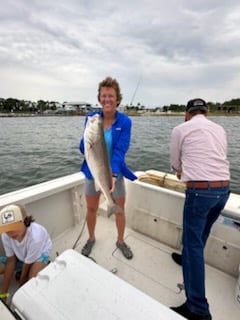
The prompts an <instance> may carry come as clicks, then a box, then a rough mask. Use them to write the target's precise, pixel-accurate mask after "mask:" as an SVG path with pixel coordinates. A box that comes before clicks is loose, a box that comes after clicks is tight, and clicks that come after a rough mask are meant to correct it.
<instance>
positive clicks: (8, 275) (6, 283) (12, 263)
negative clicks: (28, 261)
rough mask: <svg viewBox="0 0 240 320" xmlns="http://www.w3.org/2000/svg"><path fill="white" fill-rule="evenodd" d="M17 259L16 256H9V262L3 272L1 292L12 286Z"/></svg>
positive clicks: (5, 291)
mask: <svg viewBox="0 0 240 320" xmlns="http://www.w3.org/2000/svg"><path fill="white" fill-rule="evenodd" d="M16 263H17V259H16V257H15V256H12V257H7V263H6V266H5V270H4V274H3V282H2V286H1V289H0V293H7V292H8V289H9V287H10V283H11V280H12V276H13V274H14V270H15V267H16Z"/></svg>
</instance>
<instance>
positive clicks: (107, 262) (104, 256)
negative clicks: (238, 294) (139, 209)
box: [53, 216, 240, 320]
mask: <svg viewBox="0 0 240 320" xmlns="http://www.w3.org/2000/svg"><path fill="white" fill-rule="evenodd" d="M80 231H81V226H77V227H74V228H71V229H69V230H67V231H66V232H65V233H64V234H63V235H61V237H58V238H57V239H55V241H54V248H53V253H54V254H55V253H56V252H57V253H58V254H61V253H62V252H63V251H64V250H66V249H70V248H72V247H73V245H74V243H75V241H76V239H77V238H78V235H79V234H80ZM87 238H88V234H87V228H86V226H85V228H84V231H83V233H82V236H81V237H80V239H79V241H78V244H77V246H76V251H78V252H81V248H82V246H83V245H84V243H85V241H86V240H87ZM125 240H126V242H127V244H129V245H130V246H131V248H132V250H133V253H134V258H133V259H132V260H127V259H125V258H124V257H123V256H122V254H121V252H120V251H119V250H118V249H116V246H115V242H116V227H115V222H114V219H113V218H111V219H107V218H105V217H102V216H99V217H98V220H97V226H96V243H95V246H94V248H93V250H92V253H91V256H90V257H91V258H92V259H94V260H95V261H96V263H97V264H99V265H101V266H103V267H104V268H105V269H106V270H109V272H113V273H116V276H118V277H120V278H122V279H124V280H125V281H127V282H128V283H130V284H132V285H133V286H134V287H136V288H138V289H140V290H142V291H143V292H144V293H147V294H148V295H149V296H151V297H153V298H154V299H156V300H158V301H159V302H161V303H162V304H163V305H165V306H167V307H169V306H177V305H180V304H181V303H183V302H184V301H185V295H184V291H180V289H179V287H178V284H182V272H181V267H180V266H178V265H176V264H175V263H174V262H173V261H172V259H171V253H172V251H173V250H172V249H171V248H170V247H167V246H165V245H163V244H161V243H159V242H157V241H155V240H152V239H150V238H148V237H146V236H144V235H142V234H140V233H137V232H134V231H132V230H130V229H128V228H127V229H126V232H125ZM55 257H56V255H55V256H53V259H54V258H55ZM236 283H237V279H236V278H234V277H231V276H229V275H226V274H225V273H223V272H221V271H219V270H217V269H215V268H213V267H210V266H206V291H207V297H208V300H209V304H210V308H211V314H212V316H213V320H226V319H231V320H238V319H240V308H239V306H238V305H237V302H236V301H235V290H236Z"/></svg>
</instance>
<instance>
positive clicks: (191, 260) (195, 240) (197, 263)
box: [182, 187, 230, 315]
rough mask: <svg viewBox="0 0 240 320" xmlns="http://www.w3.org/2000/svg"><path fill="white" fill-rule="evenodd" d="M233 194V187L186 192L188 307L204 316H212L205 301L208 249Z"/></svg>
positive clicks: (185, 238)
mask: <svg viewBox="0 0 240 320" xmlns="http://www.w3.org/2000/svg"><path fill="white" fill-rule="evenodd" d="M229 194H230V191H229V187H221V188H207V189H187V190H186V198H185V203H184V212H183V238H182V242H183V250H182V266H183V279H184V287H185V293H186V298H187V301H186V304H187V307H188V308H189V309H190V311H191V312H193V313H197V314H200V315H207V314H209V305H208V301H207V298H206V297H205V266H204V247H205V245H206V242H207V239H208V236H209V233H210V231H211V227H212V225H213V223H214V222H215V221H216V220H217V218H218V217H219V215H220V213H221V211H222V210H223V208H224V206H225V204H226V202H227V200H228V197H229Z"/></svg>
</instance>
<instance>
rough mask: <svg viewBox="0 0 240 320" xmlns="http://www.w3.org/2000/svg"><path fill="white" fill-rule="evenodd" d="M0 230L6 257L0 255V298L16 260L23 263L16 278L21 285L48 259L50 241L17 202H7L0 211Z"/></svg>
mask: <svg viewBox="0 0 240 320" xmlns="http://www.w3.org/2000/svg"><path fill="white" fill-rule="evenodd" d="M0 234H2V235H1V238H2V243H3V247H4V250H5V253H6V258H5V259H4V257H1V259H0V273H2V274H3V281H2V284H1V286H0V298H2V299H6V298H7V296H8V289H9V287H10V283H11V280H12V277H13V275H14V271H15V270H17V271H19V264H20V263H22V270H21V275H20V279H19V286H22V285H23V284H24V283H25V282H27V281H28V280H29V279H30V278H32V277H35V276H36V275H37V274H38V272H39V271H40V270H42V269H43V268H44V267H46V265H47V264H48V263H49V260H50V251H51V249H52V241H51V239H50V236H49V234H48V232H47V230H46V229H45V228H44V227H43V226H41V225H40V224H38V223H35V222H34V220H33V218H32V216H29V215H27V212H26V209H25V207H23V206H22V205H19V204H12V205H8V206H6V207H4V208H3V209H2V210H1V211H0ZM1 262H2V263H1Z"/></svg>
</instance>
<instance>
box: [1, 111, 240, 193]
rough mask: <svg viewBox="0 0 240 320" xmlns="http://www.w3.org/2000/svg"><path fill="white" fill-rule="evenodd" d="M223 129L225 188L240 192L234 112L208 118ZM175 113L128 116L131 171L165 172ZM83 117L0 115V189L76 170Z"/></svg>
mask: <svg viewBox="0 0 240 320" xmlns="http://www.w3.org/2000/svg"><path fill="white" fill-rule="evenodd" d="M211 119H212V120H213V121H215V122H217V123H219V124H221V125H222V126H223V127H224V128H225V129H226V131H227V133H228V143H229V156H228V158H229V160H230V164H231V177H232V178H231V189H232V192H235V193H240V185H239V180H240V171H239V160H238V159H239V151H240V134H239V117H211ZM182 121H183V116H177V117H170V116H169V117H157V116H156V117H132V122H133V127H132V142H131V147H130V150H129V152H128V153H127V163H128V165H129V167H130V168H131V169H132V170H133V171H136V170H138V171H139V170H140V171H144V170H147V169H156V170H160V171H166V172H170V164H169V143H170V135H171V131H172V128H173V127H174V126H176V125H177V124H179V123H181V122H182ZM83 125H84V117H76V116H75V117H32V118H0V194H4V193H7V192H11V191H14V190H17V189H20V188H24V187H27V186H30V185H33V184H36V183H40V182H44V181H47V180H50V179H54V178H57V177H61V176H64V175H68V174H72V173H75V172H78V171H79V168H80V165H81V162H82V160H83V157H82V155H81V154H80V152H79V149H78V147H79V140H80V137H81V135H82V133H83Z"/></svg>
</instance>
